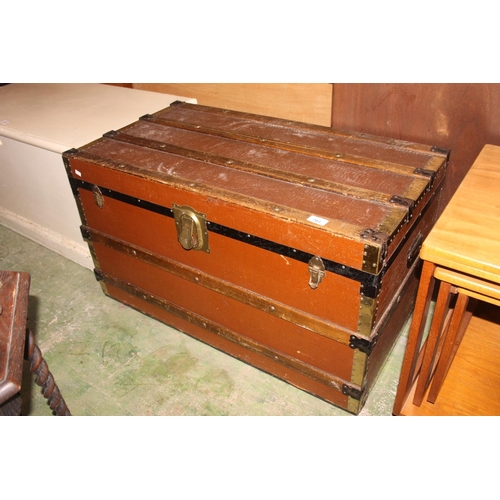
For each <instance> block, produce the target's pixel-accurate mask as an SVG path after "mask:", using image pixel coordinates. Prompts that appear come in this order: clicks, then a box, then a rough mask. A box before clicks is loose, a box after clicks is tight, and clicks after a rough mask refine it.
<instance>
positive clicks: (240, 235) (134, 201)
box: [70, 178, 383, 298]
mask: <svg viewBox="0 0 500 500" xmlns="http://www.w3.org/2000/svg"><path fill="white" fill-rule="evenodd" d="M70 183H71V187H72V189H73V192H74V193H75V195H76V194H77V190H78V189H85V190H87V191H92V189H93V188H94V184H91V183H89V182H86V181H83V180H81V179H75V178H70ZM98 187H99V189H100V191H101V193H102V194H103V196H106V197H108V198H112V199H114V200H117V201H121V202H123V203H127V204H129V205H133V206H135V207H139V208H143V209H145V210H149V211H151V212H155V213H157V214H160V215H164V216H166V217H171V218H173V217H174V212H173V210H172V209H171V208H168V207H164V206H162V205H158V204H156V203H151V202H149V201H145V200H141V199H139V198H136V197H134V196H129V195H126V194H123V193H119V192H117V191H113V190H111V189H107V188H104V187H102V186H98ZM207 229H208V231H210V232H212V233H216V234H220V235H222V236H225V237H227V238H231V239H234V240H237V241H241V242H243V243H247V244H249V245H253V246H255V247H258V248H262V249H264V250H268V251H270V252H274V253H277V254H280V255H283V256H284V257H288V258H291V259H295V260H298V261H300V262H305V263H308V262H309V260H310V259H311V258H312V257H314V255H313V254H310V253H307V252H303V251H301V250H297V249H295V248H291V247H289V246H286V245H281V244H280V243H276V242H275V241H270V240H266V239H265V238H260V237H259V236H255V235H252V234H248V233H245V232H242V231H238V230H236V229H233V228H230V227H227V226H223V225H222V224H217V223H215V222H210V221H207ZM322 260H323V263H324V265H325V269H326V270H327V271H330V272H332V273H335V274H338V275H340V276H344V277H346V278H349V279H351V280H353V281H358V282H359V283H360V285H361V287H362V290H361V291H362V294H363V295H364V296H366V297H370V298H375V297H376V296H377V295H378V293H379V291H380V287H381V279H382V274H383V273H380V274H378V275H373V274H369V273H366V272H364V271H361V270H359V269H354V268H352V267H349V266H345V265H343V264H339V263H338V262H334V261H332V260H326V259H323V258H322Z"/></svg>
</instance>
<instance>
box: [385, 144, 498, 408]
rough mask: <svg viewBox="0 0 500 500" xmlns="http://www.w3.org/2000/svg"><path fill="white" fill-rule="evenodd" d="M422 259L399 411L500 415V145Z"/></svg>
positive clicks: (477, 169)
mask: <svg viewBox="0 0 500 500" xmlns="http://www.w3.org/2000/svg"><path fill="white" fill-rule="evenodd" d="M420 257H421V258H422V260H423V267H422V276H421V280H420V285H419V290H418V295H417V299H416V303H415V310H414V314H413V320H412V324H411V328H410V333H409V337H408V344H407V347H406V352H405V357H404V360H403V367H402V371H401V377H400V381H399V386H398V391H397V394H396V400H395V404H394V409H393V414H394V415H500V314H499V311H500V309H499V308H498V306H500V147H499V146H492V145H486V146H484V148H483V150H482V151H481V153H480V154H479V156H478V158H477V159H476V161H475V162H474V164H473V166H472V167H471V169H470V170H469V172H468V173H467V175H466V176H465V178H464V180H463V181H462V183H461V184H460V186H459V188H458V189H457V191H456V193H455V195H454V196H453V198H452V199H451V201H450V202H449V204H448V205H447V207H446V208H445V210H444V211H443V213H442V215H441V216H440V218H439V220H438V221H437V223H436V224H435V226H434V227H433V229H432V230H431V232H430V234H429V235H428V237H427V238H426V239H425V241H424V243H423V244H422V249H421V251H420ZM435 289H436V290H437V291H438V294H437V299H436V302H435V309H434V313H433V315H432V320H431V323H430V327H429V326H428V325H427V327H426V324H427V317H428V314H429V307H430V304H431V302H432V297H433V292H434V290H435ZM477 303H480V304H481V307H480V308H478V310H480V311H479V312H478V314H474V310H475V306H476V304H477ZM427 332H428V333H427ZM459 347H460V349H459Z"/></svg>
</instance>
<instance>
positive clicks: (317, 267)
mask: <svg viewBox="0 0 500 500" xmlns="http://www.w3.org/2000/svg"><path fill="white" fill-rule="evenodd" d="M324 277H325V265H324V264H323V261H322V260H321V258H320V257H318V256H316V255H315V256H314V257H311V259H309V286H310V287H311V288H312V289H313V290H315V289H316V288H318V286H319V284H320V283H321V282H322V281H323V278H324Z"/></svg>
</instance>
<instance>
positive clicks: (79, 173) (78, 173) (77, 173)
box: [75, 168, 82, 177]
mask: <svg viewBox="0 0 500 500" xmlns="http://www.w3.org/2000/svg"><path fill="white" fill-rule="evenodd" d="M75 174H76V175H78V177H81V176H82V173H81V172H80V171H79V170H76V168H75Z"/></svg>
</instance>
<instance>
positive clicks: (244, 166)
mask: <svg viewBox="0 0 500 500" xmlns="http://www.w3.org/2000/svg"><path fill="white" fill-rule="evenodd" d="M105 137H106V138H108V139H113V140H116V141H121V142H126V143H128V144H134V145H136V146H142V147H145V148H150V149H156V150H158V151H162V152H163V153H170V154H174V155H178V156H184V157H186V158H190V159H191V160H197V161H203V162H207V163H212V164H214V165H220V166H222V167H227V168H232V169H234V170H241V171H243V172H249V173H252V174H257V175H261V176H264V177H270V178H272V179H278V180H282V181H286V182H291V183H293V184H300V185H302V186H308V187H311V188H314V189H323V190H325V191H329V192H331V193H336V194H340V195H342V196H349V197H350V198H357V199H360V200H365V201H374V202H379V203H384V204H387V205H391V204H392V202H391V196H390V195H388V194H384V193H380V192H378V191H372V190H370V189H363V188H359V187H355V186H349V185H347V184H340V183H338V182H332V181H328V180H326V179H320V178H318V177H311V176H306V175H302V174H297V173H295V172H290V171H288V172H287V171H285V170H282V169H279V168H273V167H270V166H267V165H257V164H255V163H249V162H246V161H241V160H235V159H233V158H225V157H222V156H219V155H213V154H210V153H204V152H201V151H196V150H194V149H188V148H184V147H181V146H175V145H173V144H168V143H165V142H160V141H155V140H151V139H144V138H142V137H137V136H134V135H130V134H126V133H123V132H120V131H112V132H109V133H107V134H106V135H105ZM415 182H417V180H416V181H415ZM415 182H414V183H415ZM421 184H423V183H421ZM412 186H413V185H412ZM419 187H420V192H418V195H420V194H421V192H422V191H423V187H425V186H422V185H420V186H419Z"/></svg>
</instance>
